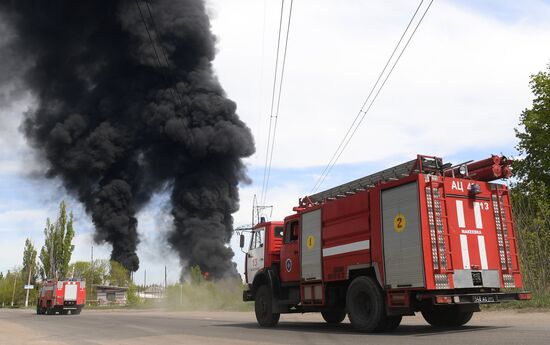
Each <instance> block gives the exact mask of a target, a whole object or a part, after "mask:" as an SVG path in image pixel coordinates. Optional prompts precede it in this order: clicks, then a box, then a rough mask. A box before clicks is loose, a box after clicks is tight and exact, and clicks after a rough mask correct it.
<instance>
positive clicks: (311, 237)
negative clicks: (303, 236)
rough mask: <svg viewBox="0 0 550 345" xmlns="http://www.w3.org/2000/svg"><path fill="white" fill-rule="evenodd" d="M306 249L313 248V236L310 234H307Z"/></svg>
mask: <svg viewBox="0 0 550 345" xmlns="http://www.w3.org/2000/svg"><path fill="white" fill-rule="evenodd" d="M306 244H307V249H311V248H313V246H314V245H315V237H313V236H312V235H309V236H308V237H307V243H306Z"/></svg>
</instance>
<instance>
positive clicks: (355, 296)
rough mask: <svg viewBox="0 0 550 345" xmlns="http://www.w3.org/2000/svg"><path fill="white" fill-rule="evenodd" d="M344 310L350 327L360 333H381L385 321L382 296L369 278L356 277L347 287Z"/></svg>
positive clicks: (374, 282) (376, 284) (376, 285)
mask: <svg viewBox="0 0 550 345" xmlns="http://www.w3.org/2000/svg"><path fill="white" fill-rule="evenodd" d="M346 309H347V312H348V317H349V320H350V322H351V325H352V326H353V327H354V328H355V329H356V330H358V331H360V332H375V331H381V330H383V328H384V325H385V321H386V315H385V314H386V310H385V309H386V308H385V305H384V295H383V294H382V291H381V290H380V287H379V286H378V283H377V282H376V281H375V280H374V279H372V278H371V277H365V276H361V277H357V278H355V279H354V280H353V281H352V282H351V284H350V285H349V287H348V291H347V294H346Z"/></svg>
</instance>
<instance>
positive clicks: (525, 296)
mask: <svg viewBox="0 0 550 345" xmlns="http://www.w3.org/2000/svg"><path fill="white" fill-rule="evenodd" d="M531 298H533V295H531V293H530V292H523V293H520V294H518V299H519V300H530V299H531Z"/></svg>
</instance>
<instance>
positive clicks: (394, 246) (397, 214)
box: [382, 182, 424, 288]
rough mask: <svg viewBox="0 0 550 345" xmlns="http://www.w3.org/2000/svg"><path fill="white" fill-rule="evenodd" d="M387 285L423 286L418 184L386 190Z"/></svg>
mask: <svg viewBox="0 0 550 345" xmlns="http://www.w3.org/2000/svg"><path fill="white" fill-rule="evenodd" d="M382 228H383V239H384V266H385V280H386V281H385V285H386V286H387V285H390V286H391V287H392V288H406V287H423V286H424V266H423V257H422V238H421V232H420V228H421V225H420V211H419V201H418V185H417V183H416V182H413V183H408V184H406V185H401V186H398V187H394V188H391V189H387V190H384V191H382Z"/></svg>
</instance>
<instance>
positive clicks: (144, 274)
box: [143, 270, 147, 289]
mask: <svg viewBox="0 0 550 345" xmlns="http://www.w3.org/2000/svg"><path fill="white" fill-rule="evenodd" d="M146 287H147V270H143V289H146Z"/></svg>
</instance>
